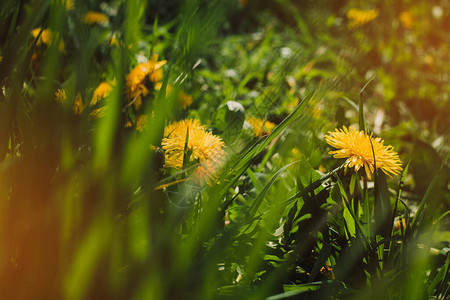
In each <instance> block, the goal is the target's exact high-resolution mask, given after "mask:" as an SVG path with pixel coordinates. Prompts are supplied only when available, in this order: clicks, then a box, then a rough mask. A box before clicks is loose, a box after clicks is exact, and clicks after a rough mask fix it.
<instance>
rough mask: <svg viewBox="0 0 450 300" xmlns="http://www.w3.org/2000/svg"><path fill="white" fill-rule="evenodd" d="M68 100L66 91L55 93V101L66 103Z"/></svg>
mask: <svg viewBox="0 0 450 300" xmlns="http://www.w3.org/2000/svg"><path fill="white" fill-rule="evenodd" d="M66 100H67V96H66V91H65V90H64V89H58V90H57V91H56V92H55V101H56V102H58V103H64V102H65V101H66Z"/></svg>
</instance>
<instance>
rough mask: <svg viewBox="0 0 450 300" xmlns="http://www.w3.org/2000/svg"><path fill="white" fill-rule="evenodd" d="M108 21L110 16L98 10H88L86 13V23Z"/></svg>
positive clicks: (92, 23) (103, 22)
mask: <svg viewBox="0 0 450 300" xmlns="http://www.w3.org/2000/svg"><path fill="white" fill-rule="evenodd" d="M108 22H109V18H108V16H107V15H105V14H102V13H100V12H97V11H88V12H87V13H86V14H85V15H84V23H86V24H89V25H94V24H105V23H108Z"/></svg>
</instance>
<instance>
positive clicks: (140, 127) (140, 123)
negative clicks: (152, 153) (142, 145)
mask: <svg viewBox="0 0 450 300" xmlns="http://www.w3.org/2000/svg"><path fill="white" fill-rule="evenodd" d="M147 119H148V117H147V115H139V117H138V118H137V120H136V130H137V131H139V132H142V131H144V129H145V125H147Z"/></svg>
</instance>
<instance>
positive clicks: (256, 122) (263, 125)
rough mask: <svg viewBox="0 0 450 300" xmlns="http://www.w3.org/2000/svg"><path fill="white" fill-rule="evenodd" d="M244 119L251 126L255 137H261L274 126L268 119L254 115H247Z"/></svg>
mask: <svg viewBox="0 0 450 300" xmlns="http://www.w3.org/2000/svg"><path fill="white" fill-rule="evenodd" d="M246 121H247V122H248V123H249V124H250V125H251V126H252V129H253V134H254V135H255V136H256V137H261V136H263V135H265V134H269V133H271V132H272V129H274V128H275V126H276V125H275V124H274V123H272V122H270V121H267V120H263V119H259V118H254V117H247V118H246Z"/></svg>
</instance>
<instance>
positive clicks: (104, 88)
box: [89, 81, 113, 106]
mask: <svg viewBox="0 0 450 300" xmlns="http://www.w3.org/2000/svg"><path fill="white" fill-rule="evenodd" d="M112 89H113V88H112V86H111V84H109V83H108V82H106V81H103V82H101V83H100V84H99V85H98V87H96V88H95V90H94V94H93V95H92V99H91V102H90V103H89V105H90V106H93V105H96V104H97V103H98V101H100V100H101V99H103V98H106V97H108V95H109V93H111V91H112Z"/></svg>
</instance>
